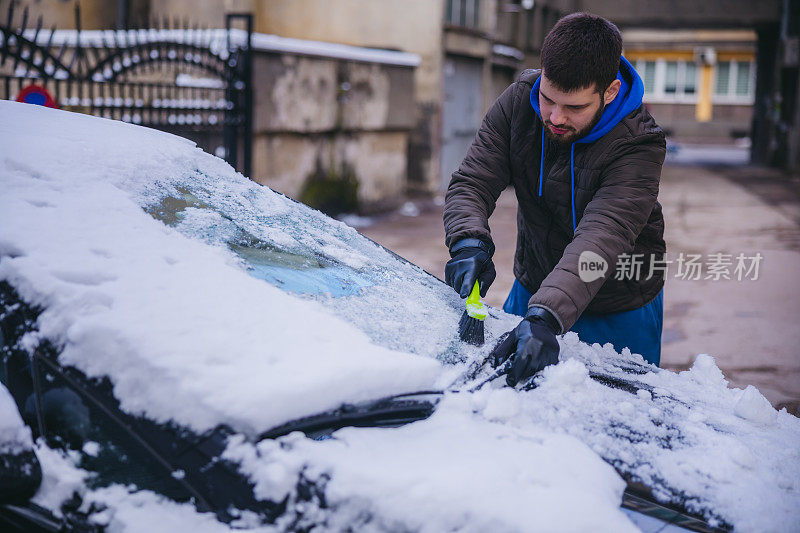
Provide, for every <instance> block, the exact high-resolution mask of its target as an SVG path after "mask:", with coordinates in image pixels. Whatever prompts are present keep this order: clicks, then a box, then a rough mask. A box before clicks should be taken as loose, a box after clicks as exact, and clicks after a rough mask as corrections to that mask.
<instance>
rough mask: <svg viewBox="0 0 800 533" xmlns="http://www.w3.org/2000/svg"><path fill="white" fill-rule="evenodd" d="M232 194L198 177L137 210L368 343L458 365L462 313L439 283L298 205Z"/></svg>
mask: <svg viewBox="0 0 800 533" xmlns="http://www.w3.org/2000/svg"><path fill="white" fill-rule="evenodd" d="M235 186H241V184H235V185H234V184H230V183H224V182H220V181H219V180H218V179H214V178H213V177H211V176H208V175H204V174H203V173H200V172H198V173H196V174H194V175H192V176H191V177H190V178H185V179H182V180H176V182H175V183H171V184H164V183H161V184H160V186H159V187H158V188H155V189H151V190H150V191H149V193H150V194H149V195H148V196H147V198H146V200H145V201H144V202H143V204H144V209H145V211H146V212H147V213H148V214H150V215H151V216H152V217H154V218H155V219H157V220H159V221H161V222H163V223H165V224H167V225H169V226H171V227H173V228H175V229H177V230H178V231H180V232H181V233H182V234H184V235H186V236H188V237H190V238H193V239H199V240H202V241H204V242H205V243H207V244H210V245H214V246H220V247H224V248H226V249H227V250H229V251H230V252H232V253H233V254H235V255H236V257H237V258H238V259H239V262H240V266H241V267H242V268H244V269H245V270H246V271H247V272H248V273H249V274H250V275H251V276H253V277H255V278H258V279H260V280H263V281H266V282H267V283H270V284H272V285H274V286H275V287H278V288H279V289H281V290H284V291H286V292H288V293H291V294H294V295H297V296H300V297H303V298H308V299H313V300H316V301H318V302H321V303H322V304H324V305H325V306H327V307H329V308H330V309H331V310H333V311H334V312H335V313H336V315H337V316H339V317H342V318H345V319H346V320H347V321H349V322H350V323H352V324H354V325H356V326H357V327H358V328H359V329H361V330H362V331H364V332H365V333H367V334H368V335H369V337H370V339H372V341H373V342H375V343H378V344H380V345H382V346H385V347H387V348H391V349H398V350H404V351H410V352H412V353H416V354H419V355H425V356H428V357H434V358H437V359H439V360H441V361H443V362H455V361H459V360H462V361H463V357H464V356H463V353H462V354H461V355H459V354H460V353H461V352H464V351H465V350H469V348H468V346H466V345H464V344H463V343H461V342H460V341H459V340H458V338H457V336H456V335H455V332H456V327H455V326H456V324H457V322H458V319H459V316H460V314H461V312H462V311H463V309H461V305H463V303H462V302H461V300H459V299H458V297H457V295H456V294H455V293H454V292H453V291H452V290H451V289H449V288H448V287H446V286H445V285H444V284H443V283H442V282H441V281H439V280H438V279H436V278H434V277H433V276H432V275H430V274H428V273H427V272H425V271H423V270H422V269H420V268H419V267H417V266H416V265H413V264H411V263H409V262H408V261H405V260H404V259H402V258H400V257H398V256H397V255H395V254H393V253H392V252H390V251H388V250H386V249H384V248H383V247H381V246H379V245H377V244H375V243H374V242H372V241H370V240H369V239H367V238H366V237H364V236H363V235H361V234H359V233H358V232H357V231H355V230H354V229H352V228H350V227H348V226H346V225H345V224H343V223H341V222H338V221H336V220H333V219H331V218H329V217H327V216H325V215H323V214H322V213H320V212H318V211H315V210H313V209H311V208H309V207H307V206H305V205H303V204H300V203H298V202H295V201H294V200H291V199H289V198H287V197H284V196H282V195H279V194H277V193H274V192H273V191H271V190H269V189H266V188H264V187H260V186H258V185H257V184H255V183H253V184H252V186H250V187H248V188H247V190H246V191H241V190H238V191H234V190H233V188H234V187H235ZM242 192H244V194H242Z"/></svg>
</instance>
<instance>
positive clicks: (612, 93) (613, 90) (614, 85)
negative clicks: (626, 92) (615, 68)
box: [603, 80, 622, 105]
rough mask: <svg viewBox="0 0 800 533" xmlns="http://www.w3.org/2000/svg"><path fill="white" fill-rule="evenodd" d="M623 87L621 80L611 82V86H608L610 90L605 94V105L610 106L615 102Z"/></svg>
mask: <svg viewBox="0 0 800 533" xmlns="http://www.w3.org/2000/svg"><path fill="white" fill-rule="evenodd" d="M621 86H622V82H621V81H619V80H614V81H612V82H611V85H609V86H608V89H606V92H605V94H603V103H604V104H605V105H608V104H610V103H611V102H613V101H614V98H616V97H617V93H618V92H619V88H620V87H621Z"/></svg>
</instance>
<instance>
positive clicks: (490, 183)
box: [444, 83, 517, 251]
mask: <svg viewBox="0 0 800 533" xmlns="http://www.w3.org/2000/svg"><path fill="white" fill-rule="evenodd" d="M516 92H517V83H513V84H512V85H511V86H509V87H508V88H507V89H506V90H505V91H504V92H503V94H501V95H500V97H499V98H498V99H497V101H495V103H494V104H493V105H492V107H491V108H490V109H489V111H488V112H487V113H486V116H485V117H484V119H483V122H482V124H481V127H480V129H479V130H478V133H477V134H476V135H475V139H474V140H473V141H472V145H471V146H470V147H469V150H467V155H466V157H464V160H463V161H462V162H461V165H460V166H459V167H458V170H456V171H455V172H453V177H452V179H451V180H450V185H449V187H448V188H447V194H446V195H445V204H444V229H445V244H446V245H447V247H448V248H450V247H452V246H453V244H455V243H456V242H458V241H459V240H461V239H464V238H468V237H471V238H477V239H480V240H482V241H484V242H486V243H487V244H489V246H490V248H491V250H492V251H494V244H493V243H492V237H491V234H490V232H489V216H490V215H491V214H492V212H493V211H494V208H495V203H496V201H497V198H498V197H499V196H500V193H502V192H503V190H504V189H505V188H506V187H507V186H508V184H509V183H510V181H511V171H510V163H509V139H510V129H511V112H512V109H513V105H514V98H515V94H516Z"/></svg>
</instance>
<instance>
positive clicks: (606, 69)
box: [542, 13, 622, 94]
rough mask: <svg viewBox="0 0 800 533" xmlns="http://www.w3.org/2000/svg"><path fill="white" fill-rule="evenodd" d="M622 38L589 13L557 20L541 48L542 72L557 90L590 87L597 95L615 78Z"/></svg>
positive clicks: (617, 31) (573, 14) (616, 31)
mask: <svg viewBox="0 0 800 533" xmlns="http://www.w3.org/2000/svg"><path fill="white" fill-rule="evenodd" d="M621 55H622V35H621V34H620V32H619V29H617V27H616V26H614V25H613V24H612V23H611V22H609V21H607V20H606V19H604V18H603V17H598V16H597V15H592V14H591V13H572V14H571V15H567V16H566V17H564V18H562V19H561V20H559V21H558V22H557V23H556V25H555V26H553V29H552V30H550V33H548V34H547V37H545V39H544V44H543V45H542V70H543V71H544V74H545V76H547V79H548V81H550V83H552V84H553V85H555V86H556V87H557V88H558V89H559V90H562V91H564V92H571V91H576V90H580V89H586V88H587V87H591V86H592V85H594V87H595V90H596V91H597V92H599V93H600V94H603V92H604V91H605V90H606V89H607V88H608V86H609V85H611V82H613V81H614V80H615V79H616V78H617V72H618V71H619V63H620V56H621Z"/></svg>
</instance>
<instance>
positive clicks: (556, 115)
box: [550, 106, 567, 126]
mask: <svg viewBox="0 0 800 533" xmlns="http://www.w3.org/2000/svg"><path fill="white" fill-rule="evenodd" d="M566 119H567V117H565V116H564V113H563V111H562V110H561V109H560V108H559V107H558V106H556V107H554V108H553V112H552V113H550V122H552V123H553V125H554V126H558V125H559V124H563V123H564V122H565V121H566Z"/></svg>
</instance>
